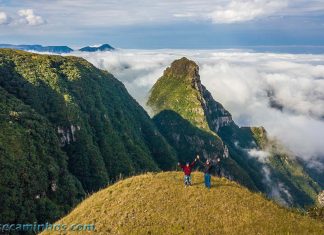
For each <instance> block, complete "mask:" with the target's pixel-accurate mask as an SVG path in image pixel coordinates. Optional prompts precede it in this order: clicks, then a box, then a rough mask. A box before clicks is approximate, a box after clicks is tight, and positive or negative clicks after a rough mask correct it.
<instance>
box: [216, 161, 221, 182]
mask: <svg viewBox="0 0 324 235" xmlns="http://www.w3.org/2000/svg"><path fill="white" fill-rule="evenodd" d="M221 164H222V162H221V159H220V158H217V160H216V174H217V176H218V177H219V178H220V177H222V175H221V173H222V172H221V171H222V167H221Z"/></svg>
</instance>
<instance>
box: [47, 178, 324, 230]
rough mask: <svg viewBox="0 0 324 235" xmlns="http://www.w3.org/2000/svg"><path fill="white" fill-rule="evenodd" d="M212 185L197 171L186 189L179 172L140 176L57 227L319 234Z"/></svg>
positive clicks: (245, 193)
mask: <svg viewBox="0 0 324 235" xmlns="http://www.w3.org/2000/svg"><path fill="white" fill-rule="evenodd" d="M212 184H213V187H212V188H211V189H210V190H207V189H206V188H204V185H203V174H202V173H198V172H196V173H194V174H193V186H192V187H189V188H184V186H183V184H182V173H180V172H165V173H158V174H145V175H140V176H136V177H132V178H129V179H126V180H123V181H120V182H118V183H116V184H114V185H112V186H110V187H108V188H106V189H104V190H101V191H99V192H98V193H95V194H93V195H92V196H91V197H89V198H88V199H86V200H85V201H83V202H82V203H81V204H80V205H79V206H77V207H76V208H75V209H74V210H73V211H72V212H71V213H70V214H69V215H67V216H66V217H64V218H62V219H61V220H60V221H58V222H63V223H65V224H73V223H84V224H89V223H95V225H96V232H95V234H127V235H128V234H186V235H187V234H262V235H263V234H271V235H272V234H321V235H322V234H324V225H323V224H321V223H320V222H318V221H315V220H313V219H310V218H309V217H306V216H303V215H300V214H297V213H295V212H292V211H289V210H287V209H285V208H282V207H280V206H278V205H276V204H275V203H273V202H272V201H269V200H266V199H265V198H264V197H263V196H262V195H260V194H256V193H252V192H250V191H249V190H247V189H246V188H243V187H241V186H239V185H238V184H236V183H234V182H231V181H228V180H227V179H218V178H212ZM84 233H85V232H82V233H80V234H84ZM92 233H93V232H92ZM44 234H46V233H44ZM51 234H53V233H51ZM71 234H77V233H75V232H71Z"/></svg>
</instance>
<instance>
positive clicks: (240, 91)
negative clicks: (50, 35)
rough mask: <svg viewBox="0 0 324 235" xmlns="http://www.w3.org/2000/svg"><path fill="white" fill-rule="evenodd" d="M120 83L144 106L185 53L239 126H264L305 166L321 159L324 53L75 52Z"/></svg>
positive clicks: (323, 154)
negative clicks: (173, 63) (161, 78)
mask: <svg viewBox="0 0 324 235" xmlns="http://www.w3.org/2000/svg"><path fill="white" fill-rule="evenodd" d="M75 55H77V56H81V57H83V58H85V59H87V60H88V61H90V62H91V63H93V64H94V65H95V66H97V67H99V68H101V69H105V70H108V71H109V72H110V73H112V74H114V75H115V76H116V77H117V78H118V79H119V80H120V81H122V82H123V83H124V84H125V86H126V88H127V89H128V91H129V92H130V94H131V95H132V96H133V97H134V98H135V99H136V100H137V101H138V102H139V103H140V104H141V105H142V106H143V107H145V108H146V109H147V111H148V112H150V110H148V108H147V107H146V105H145V103H146V99H147V97H148V94H149V91H150V89H151V87H152V86H153V85H154V83H155V82H156V80H157V79H158V78H159V77H160V76H161V75H162V74H163V71H164V69H165V68H166V67H167V66H169V65H170V63H171V62H172V61H173V60H175V59H178V58H181V57H183V56H186V57H187V58H189V59H192V60H194V61H196V62H197V63H198V65H199V66H200V76H201V80H202V83H203V84H204V85H205V86H206V87H207V89H208V90H209V91H210V92H211V93H212V95H213V97H214V99H216V100H217V101H219V102H221V103H222V104H223V105H224V107H225V108H226V109H227V110H229V111H230V112H231V114H232V115H233V119H234V120H235V122H236V123H237V124H239V125H240V126H248V125H249V126H264V127H265V128H266V129H267V131H268V133H269V135H270V136H272V137H275V138H277V139H279V140H280V141H281V142H282V143H283V144H284V145H285V146H287V147H288V148H289V149H290V150H291V151H293V152H294V153H295V154H297V155H298V156H300V157H302V158H303V159H305V160H307V161H308V162H309V164H311V165H313V166H315V167H317V168H321V165H320V164H317V162H318V160H320V159H322V160H323V158H324V144H323V140H324V55H306V54H305V55H303V54H275V53H255V52H252V51H241V50H116V51H113V52H98V53H81V52H79V53H75Z"/></svg>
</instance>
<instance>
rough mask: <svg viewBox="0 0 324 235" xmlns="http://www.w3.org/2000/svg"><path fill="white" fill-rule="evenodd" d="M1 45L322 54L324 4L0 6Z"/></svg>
mask: <svg viewBox="0 0 324 235" xmlns="http://www.w3.org/2000/svg"><path fill="white" fill-rule="evenodd" d="M0 43H14V44H22V43H28V44H31V43H39V44H44V45H69V46H72V47H79V46H83V45H93V44H100V43H110V44H112V45H113V46H115V47H120V48H147V49H151V48H188V49H197V48H200V49H209V48H238V47H253V46H294V45H297V46H299V45H311V46H324V0H271V1H270V0H241V1H239V0H217V1H211V0H209V1H208V0H178V1H173V0H164V1H156V0H138V1H133V0H119V1H117V0H108V1H100V0H97V1H90V0H78V1H75V0H42V1H32V0H16V1H10V0H0Z"/></svg>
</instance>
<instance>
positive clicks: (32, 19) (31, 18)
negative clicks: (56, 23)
mask: <svg viewBox="0 0 324 235" xmlns="http://www.w3.org/2000/svg"><path fill="white" fill-rule="evenodd" d="M18 15H19V16H20V17H22V19H21V20H20V22H25V23H27V24H28V25H33V26H34V25H41V24H44V23H45V20H44V19H43V18H42V17H41V16H38V15H35V13H34V10H33V9H21V10H19V11H18Z"/></svg>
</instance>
